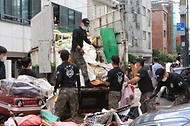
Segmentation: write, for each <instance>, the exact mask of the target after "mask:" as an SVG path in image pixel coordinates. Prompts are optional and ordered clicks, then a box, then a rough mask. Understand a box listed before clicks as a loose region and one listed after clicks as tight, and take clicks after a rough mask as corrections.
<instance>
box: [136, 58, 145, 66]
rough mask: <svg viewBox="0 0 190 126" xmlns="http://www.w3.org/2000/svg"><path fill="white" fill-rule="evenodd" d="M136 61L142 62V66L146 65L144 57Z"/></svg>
mask: <svg viewBox="0 0 190 126" xmlns="http://www.w3.org/2000/svg"><path fill="white" fill-rule="evenodd" d="M136 62H138V63H140V64H141V66H144V59H143V58H138V59H137V60H136Z"/></svg>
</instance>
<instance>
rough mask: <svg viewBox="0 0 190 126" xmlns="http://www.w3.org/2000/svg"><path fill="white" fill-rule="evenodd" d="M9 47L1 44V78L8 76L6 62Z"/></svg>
mask: <svg viewBox="0 0 190 126" xmlns="http://www.w3.org/2000/svg"><path fill="white" fill-rule="evenodd" d="M6 53H7V49H6V48H5V47H3V46H0V79H5V78H6V72H5V64H4V61H5V60H6V58H7V57H6Z"/></svg>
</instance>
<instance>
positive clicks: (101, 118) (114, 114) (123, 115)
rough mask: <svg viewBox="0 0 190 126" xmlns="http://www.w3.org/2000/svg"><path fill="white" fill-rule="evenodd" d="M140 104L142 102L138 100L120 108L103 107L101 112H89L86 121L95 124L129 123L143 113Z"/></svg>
mask: <svg viewBox="0 0 190 126" xmlns="http://www.w3.org/2000/svg"><path fill="white" fill-rule="evenodd" d="M140 106H141V104H140V103H139V102H137V103H135V104H132V105H126V106H124V107H122V108H118V109H111V110H106V109H102V111H101V112H96V113H89V114H87V115H86V116H85V118H84V121H85V122H86V123H88V124H91V125H94V126H96V125H102V126H104V125H106V126H110V125H111V124H112V123H113V122H115V124H117V125H128V124H130V123H131V122H132V121H133V119H136V118H137V117H138V116H140V115H142V111H141V109H140ZM113 120H114V121H113Z"/></svg>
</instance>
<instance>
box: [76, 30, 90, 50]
mask: <svg viewBox="0 0 190 126" xmlns="http://www.w3.org/2000/svg"><path fill="white" fill-rule="evenodd" d="M72 37H73V39H72V51H75V49H76V47H77V46H78V45H79V46H80V47H81V48H82V47H83V40H84V41H85V42H86V43H88V44H90V43H91V42H90V40H89V39H88V38H87V34H86V31H85V30H83V29H82V28H81V27H79V28H77V29H75V30H74V31H73V36H72Z"/></svg>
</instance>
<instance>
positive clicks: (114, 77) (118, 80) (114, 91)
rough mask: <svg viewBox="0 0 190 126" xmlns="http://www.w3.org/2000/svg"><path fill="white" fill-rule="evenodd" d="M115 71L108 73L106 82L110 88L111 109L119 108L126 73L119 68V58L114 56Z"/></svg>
mask: <svg viewBox="0 0 190 126" xmlns="http://www.w3.org/2000/svg"><path fill="white" fill-rule="evenodd" d="M111 60H112V65H113V67H114V68H113V69H112V70H110V71H109V72H108V75H107V80H106V82H104V84H105V85H106V86H109V87H110V88H109V89H110V93H109V100H108V101H109V109H111V108H114V109H116V108H118V102H119V101H120V99H121V89H122V85H123V81H124V72H123V71H122V70H121V69H120V68H119V62H120V59H119V57H118V56H112V58H111Z"/></svg>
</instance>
